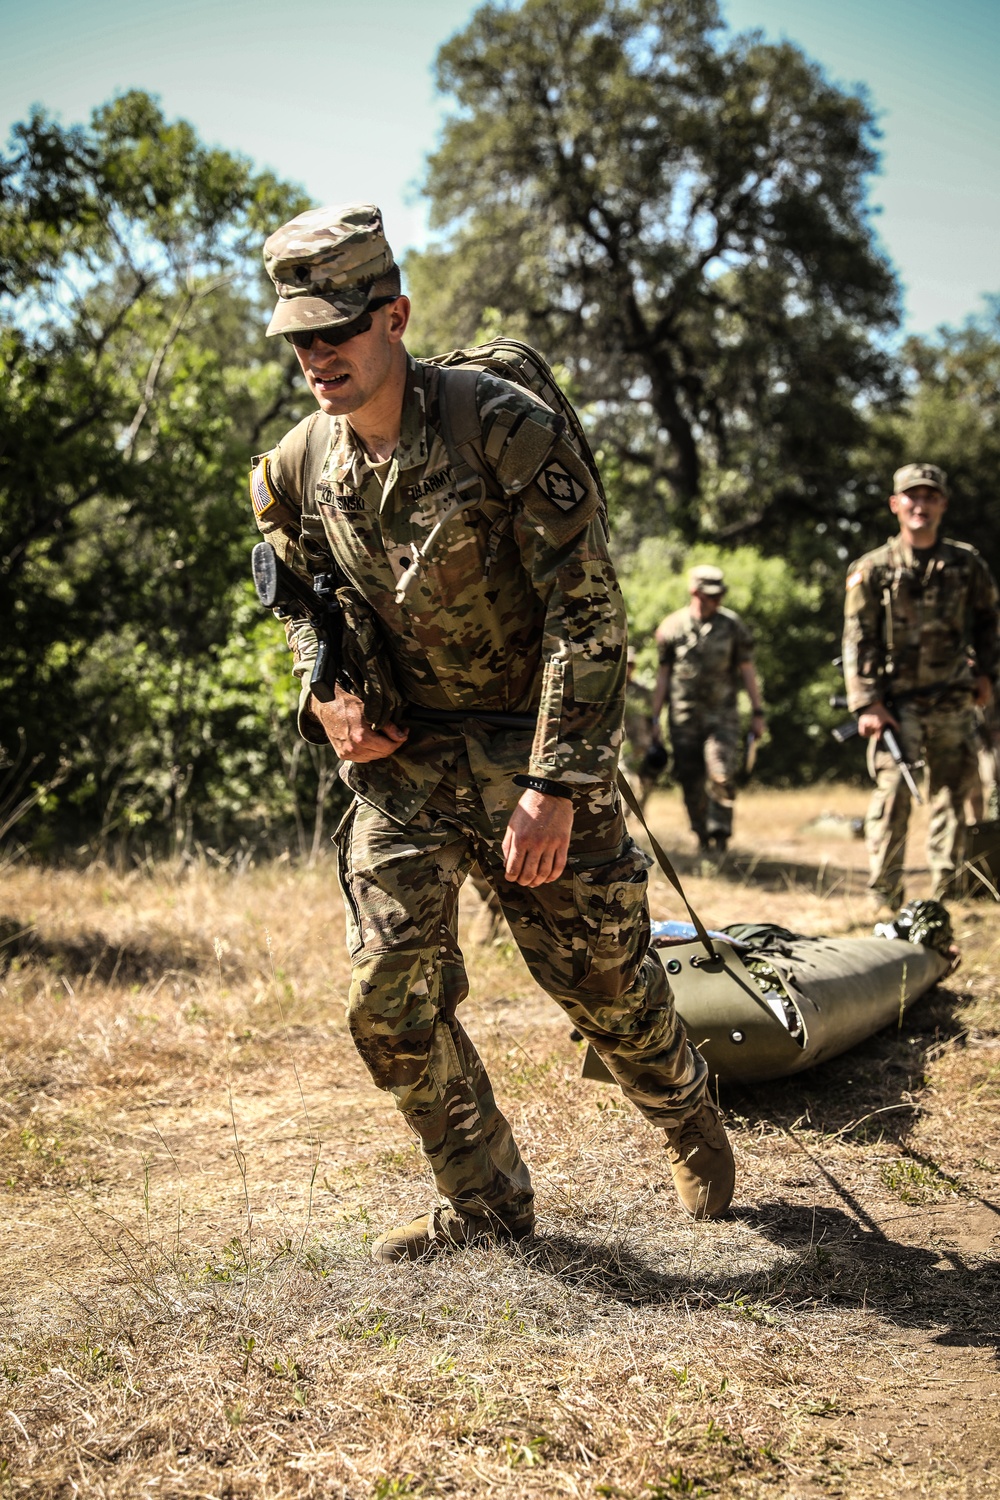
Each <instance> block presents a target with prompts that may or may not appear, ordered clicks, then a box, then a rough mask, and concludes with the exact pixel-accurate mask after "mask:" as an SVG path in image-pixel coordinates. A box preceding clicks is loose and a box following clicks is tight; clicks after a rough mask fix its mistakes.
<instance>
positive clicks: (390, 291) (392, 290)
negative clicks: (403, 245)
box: [368, 265, 403, 297]
mask: <svg viewBox="0 0 1000 1500" xmlns="http://www.w3.org/2000/svg"><path fill="white" fill-rule="evenodd" d="M402 289H403V278H402V277H401V276H400V274H399V267H398V266H396V265H392V266H390V267H389V269H388V271H383V273H382V275H381V276H376V278H375V280H374V281H372V282H370V283H369V285H368V295H369V297H398V296H399V294H400V292H401V291H402Z"/></svg>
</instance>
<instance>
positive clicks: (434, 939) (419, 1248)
mask: <svg viewBox="0 0 1000 1500" xmlns="http://www.w3.org/2000/svg"><path fill="white" fill-rule="evenodd" d="M264 258H265V265H266V267H267V270H268V273H269V275H270V276H271V279H272V280H273V282H274V284H275V286H276V288H277V291H278V298H279V300H278V305H277V308H276V309H275V312H274V316H273V317H272V319H271V323H270V326H269V328H268V333H269V334H271V335H285V336H286V337H287V338H288V339H289V340H290V341H291V342H292V343H293V344H294V345H295V352H296V357H297V359H298V361H299V364H300V366H301V369H302V373H303V375H304V377H305V380H306V384H307V385H308V387H309V389H310V391H311V392H312V394H313V396H314V397H315V399H316V402H317V405H318V407H319V411H318V412H316V413H314V414H313V416H312V417H309V418H307V419H306V420H305V421H303V422H301V423H300V424H299V425H298V426H297V427H295V428H294V429H293V430H292V431H291V432H289V433H288V434H286V436H285V437H284V438H283V439H282V440H281V442H280V443H279V444H278V446H277V447H276V448H275V449H273V450H272V451H271V452H270V453H269V454H266V455H263V456H262V457H261V458H260V459H259V460H258V461H257V462H256V464H255V467H254V470H253V474H252V477H251V490H252V495H253V502H254V510H255V514H256V517H257V521H258V525H259V526H260V529H261V531H262V532H263V533H264V534H265V535H266V537H267V539H268V541H269V542H271V543H272V544H273V546H274V548H275V550H276V551H277V553H278V555H279V557H280V558H282V559H283V560H284V562H285V563H287V564H288V565H289V566H290V567H291V568H292V569H293V570H294V571H295V572H297V573H298V574H299V575H300V576H301V577H302V578H303V579H310V580H311V579H313V578H315V576H316V575H317V574H320V573H323V572H329V571H330V569H331V567H332V566H334V565H335V567H336V569H338V570H339V575H340V577H341V579H342V581H343V587H341V588H340V589H338V598H340V599H341V602H342V604H343V609H344V617H345V621H346V623H347V625H348V627H349V628H348V635H350V636H351V637H352V640H353V645H352V649H355V648H356V649H357V650H359V651H360V652H361V654H362V655H363V656H367V660H368V663H369V666H370V668H371V671H372V673H373V674H374V675H375V676H377V677H380V679H381V686H380V688H379V691H378V693H373V696H372V700H371V703H369V701H368V698H367V696H365V695H364V690H362V692H361V693H360V694H359V693H356V692H348V691H346V690H345V688H344V687H343V686H342V685H341V684H339V683H338V685H337V686H336V688H335V689H331V690H330V691H328V692H323V693H319V692H317V691H314V690H313V689H312V688H311V686H310V685H309V678H310V673H311V668H312V662H313V660H314V658H315V657H316V654H317V637H316V632H315V630H314V628H313V626H312V624H310V623H309V621H308V620H307V619H305V618H303V617H301V616H294V615H293V616H292V617H290V618H289V619H288V621H287V630H288V637H289V642H290V645H291V647H292V651H293V654H294V658H295V671H296V672H297V673H298V675H299V676H300V678H301V679H302V680H303V691H302V697H301V701H300V711H299V724H300V729H301V731H302V733H303V734H304V735H305V736H306V737H307V738H308V739H310V740H312V741H314V742H317V743H321V742H323V741H324V740H329V742H330V743H331V744H332V745H333V747H334V749H335V750H336V752H337V754H338V755H339V756H340V757H341V760H342V762H343V764H342V768H341V774H342V776H343V778H344V780H345V781H346V782H347V784H348V786H349V787H350V788H351V789H352V791H353V792H354V801H353V804H352V806H351V808H350V810H349V811H348V813H347V815H346V817H345V818H344V821H343V823H342V824H341V826H340V828H339V830H338V833H337V836H336V839H337V845H338V851H339V861H340V863H339V869H340V879H341V884H342V888H343V893H344V899H345V904H346V907H347V918H348V946H349V949H350V954H351V960H352V979H351V987H350V995H349V1000H348V1012H347V1013H348V1022H349V1025H350V1029H351V1033H352V1036H353V1038H354V1041H355V1043H356V1045H357V1047H358V1050H359V1052H360V1054H361V1056H362V1058H363V1059H364V1062H365V1064H366V1066H367V1068H368V1070H369V1072H370V1073H371V1075H372V1078H373V1080H374V1082H375V1083H376V1085H377V1086H378V1087H379V1088H382V1089H386V1090H388V1091H389V1092H390V1093H391V1094H392V1096H393V1099H394V1101H395V1104H396V1107H397V1109H399V1110H400V1111H401V1112H402V1114H403V1116H404V1118H405V1119H406V1121H407V1123H408V1125H409V1126H410V1127H411V1129H412V1130H413V1131H414V1133H415V1134H416V1135H417V1137H418V1138H419V1140H420V1144H421V1147H422V1150H423V1153H424V1156H425V1158H426V1160H427V1162H428V1165H429V1166H430V1169H431V1171H432V1173H433V1176H434V1181H435V1184H436V1186H437V1189H438V1192H439V1194H440V1198H441V1201H440V1202H439V1203H438V1204H437V1205H436V1206H435V1207H433V1208H432V1209H431V1210H430V1212H428V1213H425V1214H423V1215H422V1216H420V1217H418V1218H416V1219H415V1220H414V1221H413V1222H412V1223H408V1224H404V1225H402V1226H400V1227H399V1228H396V1229H391V1230H389V1231H388V1232H387V1233H385V1234H383V1235H382V1236H381V1237H380V1238H379V1239H378V1240H377V1241H376V1242H375V1245H374V1251H373V1253H374V1256H375V1258H376V1259H377V1260H381V1261H403V1260H413V1259H416V1258H418V1257H420V1256H423V1255H427V1254H434V1253H438V1252H440V1251H447V1250H454V1249H456V1248H458V1247H460V1246H463V1245H467V1244H469V1243H471V1242H473V1241H479V1240H494V1241H495V1240H520V1239H523V1238H524V1237H525V1236H527V1235H529V1234H530V1233H531V1231H532V1228H533V1225H534V1220H535V1215H534V1204H533V1196H534V1195H533V1192H532V1187H531V1179H530V1176H529V1173H528V1168H527V1165H526V1164H525V1162H524V1161H523V1159H522V1157H521V1154H520V1152H519V1150H518V1147H517V1144H516V1142H515V1141H514V1137H513V1135H512V1133H511V1128H510V1125H509V1124H508V1122H507V1120H506V1118H505V1117H504V1115H503V1114H502V1113H501V1112H500V1109H499V1108H498V1106H497V1103H496V1100H495V1099H494V1096H493V1090H492V1087H491V1085H490V1081H489V1079H488V1078H487V1076H486V1072H485V1070H484V1068H483V1064H482V1062H481V1060H480V1058H479V1056H478V1054H477V1053H476V1050H475V1047H474V1046H473V1044H472V1041H471V1040H470V1038H469V1036H468V1035H467V1033H466V1032H465V1030H464V1029H463V1027H462V1025H461V1023H460V1021H459V1019H458V1008H459V1006H460V1004H461V1002H462V1001H463V1000H464V998H465V996H466V993H467V990H468V982H467V978H466V972H465V967H464V964H463V960H462V954H461V952H460V950H459V947H458V942H457V936H456V914H457V904H458V892H459V888H460V886H461V884H462V882H463V880H464V879H465V878H466V876H467V875H468V873H469V871H470V868H471V867H472V865H473V863H475V862H477V863H478V865H479V868H480V869H481V871H482V873H483V875H484V876H485V878H486V879H487V880H488V881H489V883H490V884H491V886H492V887H493V888H494V889H495V890H496V892H497V896H498V899H499V901H500V905H501V906H502V908H503V911H504V914H505V916H506V918H507V921H508V923H509V924H510V928H511V931H512V932H513V934H514V936H515V938H516V940H517V943H518V945H519V947H520V949H521V952H522V954H523V955H524V958H525V961H526V962H527V964H528V967H529V968H530V970H531V972H532V974H533V975H534V976H535V978H536V979H537V981H538V983H539V984H540V985H542V987H543V988H544V989H545V990H547V992H548V993H549V994H550V995H551V996H552V997H553V999H555V1000H556V1001H557V1002H558V1003H559V1004H560V1005H561V1006H562V1007H563V1009H564V1010H565V1011H566V1013H567V1015H568V1016H569V1017H570V1018H571V1020H572V1023H573V1025H574V1026H576V1027H577V1028H578V1030H579V1031H580V1032H581V1033H582V1034H583V1035H584V1036H585V1037H586V1038H587V1039H588V1040H589V1041H590V1042H591V1043H592V1044H593V1046H594V1047H595V1048H596V1049H597V1051H598V1052H599V1054H600V1056H601V1057H602V1058H603V1060H604V1061H605V1063H606V1064H607V1066H608V1068H609V1069H610V1071H611V1072H612V1073H613V1075H614V1077H615V1079H616V1080H617V1082H618V1083H619V1084H620V1086H621V1088H622V1090H623V1091H624V1093H625V1094H626V1096H627V1097H628V1098H629V1099H630V1100H631V1101H632V1103H633V1104H634V1105H635V1106H636V1108H637V1109H638V1110H640V1112H641V1113H642V1114H643V1115H645V1117H646V1118H647V1119H648V1120H649V1121H650V1122H651V1123H652V1124H653V1125H656V1126H659V1127H661V1128H662V1130H663V1131H664V1146H665V1150H664V1166H665V1168H666V1167H669V1169H670V1171H671V1173H672V1176H673V1179H674V1184H675V1187H676V1189H677V1192H678V1195H679V1197H680V1200H681V1202H682V1204H683V1206H684V1207H685V1209H686V1210H687V1211H688V1213H690V1214H692V1215H694V1216H695V1217H698V1218H711V1217H715V1216H717V1215H718V1214H721V1213H723V1212H724V1211H725V1209H726V1208H727V1207H728V1205H729V1202H730V1199H731V1197H732V1191H733V1178H734V1171H733V1160H732V1153H731V1151H730V1148H729V1143H728V1140H727V1138H726V1134H725V1131H724V1130H723V1128H722V1125H721V1123H720V1120H719V1116H718V1113H717V1111H716V1109H715V1108H714V1106H713V1105H712V1104H711V1103H710V1101H709V1100H708V1099H707V1097H706V1083H707V1077H708V1075H707V1068H706V1065H705V1063H704V1060H703V1059H702V1057H701V1056H700V1054H699V1053H698V1052H697V1051H696V1050H695V1049H694V1048H692V1047H691V1045H690V1044H689V1043H688V1040H687V1038H686V1036H685V1033H684V1028H683V1026H682V1024H681V1023H680V1021H679V1020H678V1018H677V1016H676V1014H675V1011H674V1005H673V997H672V995H671V991H670V986H669V984H668V982H667V978H666V975H665V973H664V970H663V967H662V965H661V963H660V960H659V958H658V956H657V954H656V953H655V952H654V951H653V950H651V949H650V947H649V915H648V908H647V903H646V859H645V857H644V856H643V855H642V854H641V853H640V851H639V850H638V849H637V848H636V847H635V845H634V844H633V842H632V840H631V838H630V837H629V836H628V834H627V832H626V829H625V824H624V820H623V817H622V811H621V806H620V803H619V798H618V793H617V790H616V787H615V772H616V764H617V756H618V748H619V744H620V739H621V724H622V709H623V699H624V682H625V633H626V632H625V615H624V609H623V604H622V599H621V594H620V592H619V589H618V585H617V582H616V580H615V576H614V571H613V568H612V565H611V562H610V561H609V558H608V551H607V533H606V527H605V524H604V518H603V509H602V505H601V495H600V489H599V485H598V483H597V481H596V479H595V476H594V474H593V473H592V471H591V469H590V468H589V467H588V465H587V463H586V462H585V461H584V459H583V458H582V457H581V453H580V450H579V446H578V444H577V443H576V442H575V440H572V439H571V436H570V431H569V428H568V426H567V421H568V419H567V417H566V416H564V415H563V414H561V413H556V412H555V411H553V410H551V409H550V407H549V406H547V405H544V404H542V403H541V402H540V401H539V400H538V399H536V398H535V397H534V396H532V395H531V394H529V393H528V392H527V391H525V390H524V389H522V388H521V387H520V386H518V385H517V384H514V383H511V382H508V381H506V380H504V379H501V378H499V377H497V376H496V375H495V374H493V373H491V372H489V371H483V370H481V369H478V370H474V369H470V368H454V369H444V368H441V367H440V366H438V365H435V364H429V363H424V362H421V361H419V360H415V359H412V358H411V357H410V356H409V355H408V354H407V351H406V348H405V346H404V343H403V338H404V335H405V332H406V327H407V321H408V318H409V301H408V299H407V298H406V297H405V296H403V295H401V293H400V283H399V273H398V270H397V269H396V267H395V266H394V264H393V259H392V254H391V251H390V249H389V246H388V244H387V243H386V240H385V237H384V234H383V230H382V220H381V215H380V214H379V211H378V209H376V208H375V207H374V206H372V205H371V204H353V205H348V206H345V207H340V208H329V209H316V210H312V211H310V212H308V213H305V214H302V215H300V216H299V217H298V218H297V219H294V220H292V222H291V223H290V224H286V225H285V226H284V227H283V228H281V229H279V230H278V231H277V232H276V233H274V234H273V235H271V237H270V238H269V239H268V241H267V244H266V246H265V255H264ZM345 640H346V637H345ZM346 649H347V648H346V646H345V651H346ZM389 678H391V682H390V681H388V679H389ZM393 687H394V689H395V697H394V694H393ZM387 703H388V704H389V708H388V710H387V709H386V704H387Z"/></svg>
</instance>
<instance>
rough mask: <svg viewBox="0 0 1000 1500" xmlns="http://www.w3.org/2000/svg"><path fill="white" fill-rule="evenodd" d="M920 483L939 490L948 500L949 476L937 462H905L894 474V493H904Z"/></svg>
mask: <svg viewBox="0 0 1000 1500" xmlns="http://www.w3.org/2000/svg"><path fill="white" fill-rule="evenodd" d="M918 484H926V485H927V487H928V489H932V490H938V491H939V492H940V494H942V495H943V496H944V498H945V499H946V500H947V498H948V476H947V474H946V473H945V472H944V470H943V469H939V468H938V466H937V464H904V465H903V467H902V468H901V469H897V470H896V472H895V474H893V476H892V493H893V494H894V495H902V494H903V493H904V492H905V491H906V490H914V489H916V487H917V485H918Z"/></svg>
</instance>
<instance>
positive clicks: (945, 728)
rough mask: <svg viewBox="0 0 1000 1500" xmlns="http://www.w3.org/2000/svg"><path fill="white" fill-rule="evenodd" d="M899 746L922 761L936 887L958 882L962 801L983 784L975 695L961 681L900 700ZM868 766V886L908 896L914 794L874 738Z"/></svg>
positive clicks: (934, 890) (886, 897) (898, 898)
mask: <svg viewBox="0 0 1000 1500" xmlns="http://www.w3.org/2000/svg"><path fill="white" fill-rule="evenodd" d="M895 716H896V718H897V719H898V720H899V735H898V739H899V746H900V749H901V750H902V752H903V755H904V757H905V758H906V760H907V761H908V762H909V764H910V765H914V764H916V763H918V762H920V761H924V762H925V763H926V767H927V773H926V774H927V784H926V793H925V794H926V796H927V800H928V802H929V804H930V826H929V828H928V831H927V858H928V863H929V864H930V869H931V895H932V896H933V897H935V898H937V899H940V898H941V897H943V896H945V895H947V894H948V893H949V892H950V891H952V889H953V884H954V881H955V876H956V874H957V873H958V872H959V871H960V870H961V868H962V860H963V857H964V851H965V801H966V798H967V797H970V796H972V794H973V792H974V791H975V789H976V787H977V784H978V777H979V768H978V764H977V759H976V741H975V733H976V730H975V717H974V714H973V707H972V697H971V694H969V693H968V692H967V691H963V690H962V689H960V688H959V689H957V690H955V691H954V692H949V693H947V694H944V695H942V696H941V697H939V698H935V699H930V700H928V699H923V700H921V699H917V698H907V699H904V701H903V702H902V703H900V704H897V705H896V708H895ZM868 769H869V771H870V772H871V774H872V776H873V778H874V781H875V790H874V792H873V793H872V798H871V802H870V803H869V806H868V813H867V816H866V818H865V840H866V842H867V845H868V853H869V856H870V862H871V868H870V876H869V888H870V890H871V892H872V894H873V896H874V897H875V899H876V900H877V901H879V902H885V903H886V904H887V905H889V906H892V907H893V908H896V907H898V906H900V905H901V904H902V902H903V899H904V895H905V890H904V885H903V860H904V855H905V852H906V831H907V828H908V826H909V821H910V805H911V797H910V792H909V789H908V788H907V785H906V783H905V781H904V780H903V778H902V776H901V774H900V770H899V767H898V766H897V765H896V762H895V761H894V760H893V758H892V756H891V755H890V754H889V752H888V750H884V749H882V748H881V747H880V746H879V745H877V744H876V743H875V741H873V740H870V741H869V746H868Z"/></svg>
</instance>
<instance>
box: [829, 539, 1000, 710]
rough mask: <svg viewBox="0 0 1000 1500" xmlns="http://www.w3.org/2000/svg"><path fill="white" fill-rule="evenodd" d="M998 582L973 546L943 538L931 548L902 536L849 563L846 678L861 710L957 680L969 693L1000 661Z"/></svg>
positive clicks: (852, 702)
mask: <svg viewBox="0 0 1000 1500" xmlns="http://www.w3.org/2000/svg"><path fill="white" fill-rule="evenodd" d="M998 618H1000V616H998V605H997V586H996V582H995V581H994V578H993V575H992V574H991V572H990V570H989V568H988V567H987V565H986V563H985V562H984V561H983V559H982V557H981V556H980V554H979V553H978V552H977V551H976V549H975V548H974V547H970V546H968V545H966V543H964V542H954V541H949V540H947V539H945V538H942V539H940V540H939V541H938V542H937V543H936V544H935V546H934V547H931V548H928V549H927V550H926V552H922V551H921V552H918V553H917V554H916V555H915V554H914V552H913V550H912V549H911V548H909V547H907V546H906V545H905V544H904V542H903V540H902V538H901V537H899V536H894V537H891V538H890V540H889V541H888V542H886V544H885V546H883V547H878V548H876V550H875V551H874V552H867V553H866V554H865V555H864V557H862V558H859V559H858V561H857V562H854V563H852V564H851V567H850V569H849V571H848V575H847V597H846V601H845V605H844V678H845V681H846V683H847V701H848V705H849V707H850V708H851V710H852V712H855V713H857V712H858V711H859V710H860V709H863V708H865V707H866V706H867V705H868V704H869V703H874V702H875V701H876V700H882V699H884V698H885V696H886V694H887V693H888V694H889V695H890V696H893V695H895V696H896V697H897V698H898V696H899V695H900V694H901V693H906V694H908V695H909V694H919V693H920V692H921V691H922V690H924V689H926V690H928V691H930V690H934V691H935V693H936V694H937V695H940V693H941V690H942V689H947V688H950V687H954V688H955V690H956V698H957V699H963V698H964V699H965V700H967V699H968V696H969V694H970V692H971V690H972V685H973V678H974V677H975V676H976V675H977V674H980V673H983V674H985V675H986V676H988V677H991V678H992V679H993V680H994V683H995V682H996V678H997V669H998V665H1000V644H998V637H997V625H998Z"/></svg>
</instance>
